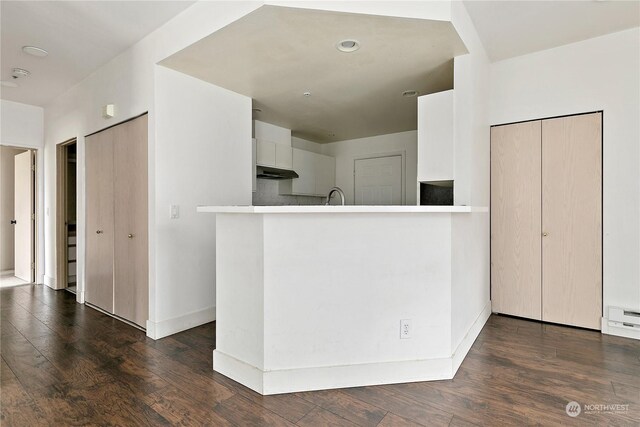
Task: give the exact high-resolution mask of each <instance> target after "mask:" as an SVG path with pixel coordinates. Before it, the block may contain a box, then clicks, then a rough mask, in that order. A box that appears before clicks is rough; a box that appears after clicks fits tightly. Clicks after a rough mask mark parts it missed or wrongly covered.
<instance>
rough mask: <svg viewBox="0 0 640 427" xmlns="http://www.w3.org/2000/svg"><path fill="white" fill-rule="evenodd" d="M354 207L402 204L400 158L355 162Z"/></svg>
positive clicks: (391, 157)
mask: <svg viewBox="0 0 640 427" xmlns="http://www.w3.org/2000/svg"><path fill="white" fill-rule="evenodd" d="M354 175H355V176H354V178H355V204H356V205H401V204H402V156H400V155H397V156H388V157H377V158H374V159H360V160H356V161H355V174H354Z"/></svg>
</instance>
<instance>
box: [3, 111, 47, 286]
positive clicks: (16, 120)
mask: <svg viewBox="0 0 640 427" xmlns="http://www.w3.org/2000/svg"><path fill="white" fill-rule="evenodd" d="M43 116H44V111H43V109H42V108H41V107H35V106H33V105H26V104H20V103H18V102H12V101H6V100H0V144H1V145H8V146H12V147H24V148H34V149H36V167H37V172H36V174H37V176H36V193H37V200H36V216H37V230H36V247H37V249H36V250H37V254H36V282H37V283H42V282H43V280H44V271H45V263H46V260H45V226H44V224H45V212H46V210H45V205H44V193H45V190H44V170H45V167H44V150H43V147H44V139H43V133H44V119H43Z"/></svg>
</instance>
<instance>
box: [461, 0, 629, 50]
mask: <svg viewBox="0 0 640 427" xmlns="http://www.w3.org/2000/svg"><path fill="white" fill-rule="evenodd" d="M464 4H465V6H466V8H467V11H468V12H469V15H470V16H471V19H472V20H473V23H474V24H475V27H476V30H477V32H478V35H479V36H480V39H481V40H482V44H483V45H484V47H485V49H486V51H487V54H488V55H489V58H490V59H491V60H492V61H499V60H502V59H506V58H511V57H514V56H519V55H524V54H527V53H531V52H536V51H540V50H545V49H550V48H553V47H556V46H562V45H565V44H569V43H574V42H577V41H580V40H586V39H589V38H592V37H597V36H601V35H604V34H609V33H614V32H617V31H622V30H625V29H628V28H632V27H637V26H640V2H639V1H637V0H632V1H594V0H582V1H468V0H467V1H465V2H464Z"/></svg>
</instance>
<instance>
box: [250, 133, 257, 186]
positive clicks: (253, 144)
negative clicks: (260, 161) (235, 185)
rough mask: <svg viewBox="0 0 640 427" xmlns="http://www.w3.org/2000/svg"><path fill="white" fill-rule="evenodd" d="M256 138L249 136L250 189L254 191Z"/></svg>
mask: <svg viewBox="0 0 640 427" xmlns="http://www.w3.org/2000/svg"><path fill="white" fill-rule="evenodd" d="M256 150H257V147H256V139H255V138H251V174H252V176H253V177H252V185H251V190H252V191H253V192H254V193H255V192H256V189H257V173H258V172H257V170H256V161H257V153H256Z"/></svg>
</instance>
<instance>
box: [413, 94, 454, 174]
mask: <svg viewBox="0 0 640 427" xmlns="http://www.w3.org/2000/svg"><path fill="white" fill-rule="evenodd" d="M449 180H453V90H448V91H445V92H438V93H433V94H430V95H424V96H421V97H419V98H418V181H422V182H424V181H449Z"/></svg>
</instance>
